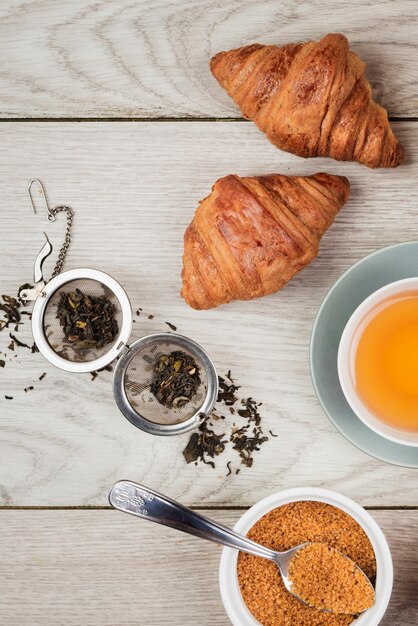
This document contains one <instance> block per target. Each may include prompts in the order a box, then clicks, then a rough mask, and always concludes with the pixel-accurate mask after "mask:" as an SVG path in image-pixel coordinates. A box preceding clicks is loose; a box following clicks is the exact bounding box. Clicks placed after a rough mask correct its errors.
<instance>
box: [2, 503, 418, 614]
mask: <svg viewBox="0 0 418 626" xmlns="http://www.w3.org/2000/svg"><path fill="white" fill-rule="evenodd" d="M210 515H211V516H212V517H213V518H214V519H216V520H218V521H220V522H222V523H224V524H229V525H233V524H234V523H235V522H236V520H237V519H238V517H239V515H240V513H239V512H238V511H212V512H210ZM373 515H374V517H375V518H376V520H377V522H378V523H379V524H380V525H381V527H382V528H383V530H384V532H385V533H386V535H387V537H388V540H389V543H390V546H391V549H392V555H393V559H394V567H395V585H394V591H393V595H392V599H391V603H390V605H389V609H388V611H387V613H386V616H385V618H384V620H383V622H382V626H415V624H416V616H417V611H418V596H417V594H416V584H417V580H418V567H417V560H416V558H415V555H414V551H413V547H414V546H415V541H416V534H415V528H416V525H417V523H418V512H417V511H373ZM0 523H1V528H2V532H1V533H0V551H1V554H2V558H1V560H0V577H1V580H2V593H1V594H0V612H1V616H2V624H4V626H11V625H12V624H13V625H14V624H19V626H55V625H56V624H67V625H68V626H71V625H74V626H79V624H83V626H96V625H97V624H101V625H102V626H113V625H114V624H118V626H134V625H135V626H145V625H147V626H166V625H167V626H168V625H170V626H179V625H180V624H184V626H188V625H190V626H192V625H194V624H199V626H227V624H229V620H228V618H227V616H226V614H225V612H224V609H223V606H222V603H221V600H220V594H219V590H218V563H219V557H220V548H219V547H217V546H214V545H213V544H208V543H206V542H203V541H201V540H198V539H193V538H191V537H188V536H186V535H183V534H181V533H177V534H176V533H175V531H173V530H171V529H167V528H162V527H156V526H155V525H154V526H151V524H146V523H144V522H139V521H138V520H136V519H134V518H129V517H128V516H123V515H120V514H118V513H117V512H115V511H76V510H75V511H74V510H73V511H2V512H1V513H0ZM295 626H296V625H295Z"/></svg>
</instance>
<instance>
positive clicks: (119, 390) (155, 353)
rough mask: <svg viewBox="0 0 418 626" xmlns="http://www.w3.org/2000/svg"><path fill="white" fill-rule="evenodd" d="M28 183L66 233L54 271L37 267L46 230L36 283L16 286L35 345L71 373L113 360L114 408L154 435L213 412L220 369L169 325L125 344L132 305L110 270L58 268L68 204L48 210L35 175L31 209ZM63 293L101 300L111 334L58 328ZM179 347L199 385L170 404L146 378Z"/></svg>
mask: <svg viewBox="0 0 418 626" xmlns="http://www.w3.org/2000/svg"><path fill="white" fill-rule="evenodd" d="M34 182H36V183H37V184H39V186H40V190H41V192H42V194H43V199H44V202H45V205H46V209H47V215H48V220H49V221H54V220H55V216H56V214H57V213H58V212H60V211H66V212H67V234H66V237H65V242H64V245H63V247H62V248H61V251H60V254H59V258H58V262H57V264H56V266H55V269H54V272H53V274H52V278H51V279H50V280H49V281H45V280H44V277H43V271H42V266H43V263H44V261H45V259H46V258H47V257H48V256H49V255H50V254H51V253H52V245H51V243H50V242H49V239H48V237H47V235H46V234H45V238H46V242H45V244H44V246H43V248H42V249H41V251H40V252H39V254H38V256H37V257H36V260H35V266H34V283H35V284H34V287H33V288H26V289H22V291H21V293H20V297H21V298H22V300H33V301H34V307H33V312H32V332H33V337H34V340H35V343H36V345H37V347H38V349H39V351H40V352H41V354H42V355H43V356H44V357H45V358H46V359H47V360H48V361H49V362H50V363H52V364H53V365H55V366H57V367H59V368H61V369H63V370H65V371H68V372H75V373H83V372H93V371H95V370H98V369H101V368H103V367H106V366H107V365H109V364H110V363H111V362H112V361H114V360H115V359H118V360H117V364H116V366H115V370H114V376H113V393H114V397H115V400H116V404H117V406H118V407H119V409H120V411H121V412H122V413H123V415H124V416H125V417H126V418H127V419H128V420H129V421H130V422H131V423H132V424H133V425H134V426H136V427H137V428H140V429H141V430H144V431H146V432H148V433H151V434H155V435H174V434H179V433H185V432H188V431H189V430H192V429H193V428H195V427H196V426H198V425H199V423H200V421H201V419H202V416H205V415H208V414H209V413H210V412H211V411H212V409H213V407H214V405H215V402H216V399H217V394H218V376H217V372H216V369H215V366H214V364H213V362H212V360H211V359H210V357H209V356H208V354H207V353H206V352H205V350H204V349H203V348H202V347H201V346H199V345H198V344H197V343H196V342H194V341H192V340H191V339H189V338H187V337H183V336H181V335H177V334H172V333H168V332H167V333H158V334H154V335H148V336H146V337H143V338H142V339H139V340H137V341H134V342H133V343H132V344H128V340H129V337H130V334H131V330H132V308H131V304H130V302H129V298H128V296H127V295H126V293H125V291H124V289H123V287H122V286H121V285H120V284H119V283H118V282H117V281H116V280H115V279H114V278H112V277H111V276H109V275H108V274H105V273H104V272H101V271H98V270H95V269H89V268H79V269H73V270H69V271H66V272H62V273H60V272H61V268H62V265H63V263H64V259H65V254H66V252H67V250H68V247H69V244H70V229H71V225H72V219H73V215H74V214H73V210H72V209H71V208H70V207H67V206H64V205H60V206H58V207H55V208H54V209H50V208H49V206H48V202H47V198H46V194H45V190H44V188H43V186H42V183H41V182H40V181H39V180H38V179H34V180H33V181H31V182H30V183H29V187H28V192H29V196H30V198H31V201H32V206H33V209H34V211H35V206H34V203H33V200H32V195H31V189H32V184H33V183H34ZM35 212H36V211H35ZM62 298H64V299H67V298H68V299H69V300H70V301H71V303H72V304H74V303H76V302H78V301H79V300H81V299H83V304H84V303H85V304H86V306H87V305H89V303H90V305H91V302H94V301H97V300H100V299H105V301H106V308H105V312H104V313H103V314H106V315H111V317H112V334H111V335H110V337H109V336H106V338H105V340H103V341H101V340H100V341H87V340H86V341H79V342H74V341H73V340H72V337H71V336H70V337H69V336H68V334H66V333H65V331H64V326H63V324H64V325H65V319H64V321H63V320H62V319H61V318H59V313H58V311H59V303H60V300H61V299H62ZM71 299H72V300H71ZM73 301H74V302H73ZM74 306H76V305H75V304H74ZM109 311H110V313H109ZM64 318H65V311H64ZM77 324H81V325H83V324H85V322H83V321H81V322H77ZM178 350H180V351H182V352H183V353H185V354H186V355H189V356H191V357H192V358H193V359H194V361H195V363H196V365H197V367H198V370H199V375H200V384H199V386H198V389H197V391H196V392H195V393H194V394H193V396H192V397H191V398H190V399H189V400H188V401H187V402H185V403H182V404H181V405H178V406H170V407H168V406H165V405H163V404H161V403H160V402H159V400H157V398H156V397H155V396H154V394H153V393H152V391H151V382H152V379H153V375H154V365H155V363H156V362H157V361H158V359H159V358H160V357H161V355H166V354H170V353H172V352H174V351H178Z"/></svg>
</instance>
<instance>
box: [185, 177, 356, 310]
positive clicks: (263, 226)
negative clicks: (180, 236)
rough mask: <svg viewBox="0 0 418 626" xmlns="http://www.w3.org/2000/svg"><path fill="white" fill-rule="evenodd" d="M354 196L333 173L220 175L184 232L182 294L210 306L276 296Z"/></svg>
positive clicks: (199, 305)
mask: <svg viewBox="0 0 418 626" xmlns="http://www.w3.org/2000/svg"><path fill="white" fill-rule="evenodd" d="M349 194H350V183H349V182H348V180H347V178H345V177H343V176H331V175H330V174H315V175H314V176H282V175H280V174H271V175H270V176H257V177H251V178H241V177H240V176H236V175H230V176H225V177H224V178H220V179H219V180H218V181H217V182H216V183H215V184H214V186H213V187H212V193H211V194H210V195H209V196H207V198H205V199H204V200H202V201H201V203H200V205H199V207H198V208H197V210H196V213H195V216H194V218H193V220H192V222H191V224H190V225H189V227H188V228H187V230H186V232H185V235H184V255H183V271H182V279H183V288H182V291H181V295H182V296H183V298H184V299H185V300H186V302H187V303H188V304H189V305H190V306H191V307H193V308H194V309H210V308H212V307H216V306H218V305H220V304H224V303H226V302H230V301H231V300H250V299H252V298H258V297H260V296H265V295H267V294H270V293H274V292H275V291H277V290H278V289H280V288H281V287H283V286H284V285H285V284H286V283H287V282H288V281H289V280H290V279H291V278H292V277H293V276H294V275H295V274H296V273H297V272H299V271H300V270H301V269H302V268H304V267H305V266H306V265H308V263H310V262H311V261H312V260H313V259H314V258H315V256H316V255H317V253H318V246H319V241H320V239H321V237H322V235H323V234H324V233H325V231H326V230H327V228H329V227H330V226H331V224H332V222H333V220H334V217H335V216H336V214H337V212H338V211H339V209H340V208H341V207H342V206H343V204H344V203H345V202H346V201H347V199H348V196H349Z"/></svg>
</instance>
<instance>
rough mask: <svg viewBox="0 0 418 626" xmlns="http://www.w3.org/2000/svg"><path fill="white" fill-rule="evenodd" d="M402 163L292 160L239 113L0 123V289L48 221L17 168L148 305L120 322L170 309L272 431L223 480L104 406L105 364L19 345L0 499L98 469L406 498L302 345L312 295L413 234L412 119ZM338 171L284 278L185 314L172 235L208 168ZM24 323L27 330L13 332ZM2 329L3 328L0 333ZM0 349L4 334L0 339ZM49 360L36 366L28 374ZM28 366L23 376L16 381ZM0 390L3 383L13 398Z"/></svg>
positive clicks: (397, 500) (402, 478)
mask: <svg viewBox="0 0 418 626" xmlns="http://www.w3.org/2000/svg"><path fill="white" fill-rule="evenodd" d="M396 131H397V132H398V133H399V135H400V137H401V140H402V141H403V142H404V143H405V146H406V151H407V155H408V158H407V163H406V165H405V166H403V167H400V168H398V169H397V170H396V171H383V170H382V171H371V170H369V169H367V168H365V167H362V166H360V165H357V164H344V163H337V162H332V161H329V160H323V161H319V160H309V161H303V160H302V159H298V158H297V157H293V156H289V155H286V154H284V153H281V152H280V151H278V150H276V149H275V148H274V147H273V146H271V145H270V144H269V143H268V142H267V141H266V140H265V138H264V137H263V136H262V135H261V134H260V133H258V131H257V130H256V129H255V128H254V127H253V125H251V124H234V123H219V124H216V123H208V122H196V123H181V122H179V123H164V124H163V123H159V122H150V123H148V122H147V123H106V124H101V123H82V124H77V123H56V124H55V123H49V124H45V123H44V124H42V123H39V124H33V123H28V122H26V123H15V124H9V123H5V124H3V125H0V142H1V145H2V149H3V154H4V155H7V160H4V163H3V169H2V172H1V175H0V183H1V184H0V212H1V242H2V243H1V247H0V267H1V268H2V289H1V291H2V293H4V292H6V293H10V292H12V291H13V289H15V288H16V286H17V285H20V284H21V283H23V282H25V281H26V280H28V279H30V278H31V273H32V262H33V258H34V255H35V254H36V253H37V251H38V250H39V248H40V246H41V244H42V237H43V235H42V230H44V229H45V228H46V229H47V231H48V233H49V234H50V236H51V237H52V238H53V240H54V242H56V243H58V242H59V240H60V238H61V236H62V232H63V228H64V220H61V222H60V224H58V223H56V224H54V225H48V224H47V223H46V222H45V219H44V218H43V217H42V216H40V215H39V216H36V217H35V216H32V215H31V212H30V208H29V205H28V201H27V197H26V191H25V189H26V184H27V181H28V180H29V178H31V177H33V176H39V177H40V178H41V179H42V180H44V181H45V183H46V185H47V188H48V191H49V194H50V198H51V202H52V203H58V202H69V203H71V204H72V205H73V206H74V208H75V210H76V216H75V225H74V235H73V242H72V246H71V250H70V253H69V256H68V262H67V264H66V267H67V268H72V267H77V266H79V267H80V266H83V265H84V266H93V267H97V268H99V269H102V270H104V271H106V272H108V273H110V274H112V275H114V276H115V278H117V279H119V280H120V281H121V282H122V284H123V285H124V287H125V288H126V290H127V292H128V294H129V296H130V298H131V302H132V305H133V307H134V309H136V307H138V306H141V307H142V308H143V309H144V314H149V313H151V314H154V315H155V318H154V319H153V320H148V319H146V317H144V315H142V316H141V317H140V318H139V319H138V321H137V323H136V324H135V325H134V337H139V336H141V335H143V334H145V333H148V332H152V331H157V330H161V329H165V330H167V327H166V326H165V324H164V322H165V321H170V322H173V323H174V324H176V325H177V326H178V329H179V331H180V332H182V333H184V334H187V335H189V336H191V337H192V338H194V339H195V340H197V341H199V342H201V343H202V345H203V346H205V347H206V348H207V349H208V351H209V353H210V354H211V355H212V357H213V359H214V361H215V363H216V364H217V366H218V369H219V372H220V373H225V372H226V371H228V369H229V368H231V369H232V372H233V374H234V375H235V376H236V378H237V380H238V382H239V383H240V384H241V385H242V390H243V393H244V394H248V395H252V396H253V397H255V398H256V399H258V400H260V401H262V402H263V413H264V416H265V425H266V429H270V428H271V429H272V430H273V431H274V432H276V433H277V434H278V435H279V437H278V438H276V439H272V440H271V441H270V442H268V443H267V444H266V445H265V446H264V448H263V450H262V452H261V453H260V454H259V455H258V457H257V458H256V459H255V463H254V466H253V468H251V469H250V470H245V469H244V470H243V471H242V472H241V473H240V474H239V475H238V476H235V475H234V476H231V477H229V478H228V479H227V480H225V473H226V469H225V463H226V461H227V459H228V458H235V457H232V456H230V455H229V453H228V454H226V455H225V459H224V460H223V459H222V458H221V459H220V461H219V463H218V467H217V468H216V470H212V469H211V468H210V467H207V466H204V467H199V468H196V467H194V466H185V464H184V460H183V457H182V455H181V450H182V448H183V447H184V445H185V443H186V440H187V436H186V437H180V438H170V439H167V438H164V439H160V438H154V437H152V436H150V435H146V434H144V433H142V432H140V431H138V430H136V429H135V428H134V427H133V426H131V424H129V423H128V422H127V421H126V420H125V419H124V418H123V416H122V415H121V414H120V413H119V412H118V410H117V408H116V406H115V404H114V401H113V398H112V382H111V381H112V378H111V374H109V373H108V372H105V373H103V374H102V375H100V376H99V378H98V379H97V380H96V381H94V382H90V376H89V375H81V376H77V375H74V374H66V373H64V372H62V371H58V370H54V369H53V367H51V366H49V365H48V364H47V363H46V362H45V361H44V359H43V358H42V357H41V356H40V355H31V354H29V353H28V351H26V350H24V349H21V350H19V352H18V355H19V357H18V360H19V361H20V363H13V364H11V363H7V364H6V367H5V369H4V370H1V371H0V387H1V388H0V414H1V428H0V449H1V455H0V485H1V490H0V502H1V503H2V504H12V505H80V504H105V503H106V494H107V491H108V489H109V487H110V485H111V484H112V483H113V482H114V481H116V480H117V479H120V478H131V479H134V480H138V481H142V482H144V483H145V484H147V483H148V484H149V485H150V486H153V487H154V488H157V489H160V490H161V491H163V492H166V493H169V494H170V495H171V496H173V497H177V498H181V499H182V500H183V501H184V502H186V503H194V504H199V503H205V504H208V503H217V504H229V505H230V504H234V505H249V504H252V503H253V502H255V501H256V500H258V499H259V498H260V497H262V496H264V495H267V494H269V493H271V492H272V491H274V490H277V489H280V488H284V487H291V486H292V487H293V486H299V485H307V484H309V485H321V486H328V487H331V488H334V489H336V490H340V491H342V492H345V493H347V495H351V496H352V497H354V498H356V499H358V500H360V501H361V502H362V503H363V504H367V505H379V504H381V505H383V504H384V505H408V504H416V503H417V501H418V483H417V480H416V471H414V470H408V469H403V468H399V467H392V466H390V465H387V464H385V463H382V462H379V461H376V460H374V459H371V458H369V457H368V456H366V455H365V454H364V453H362V452H360V451H359V450H357V449H355V448H354V447H353V446H351V445H350V444H349V443H348V442H347V441H346V440H345V439H344V438H343V437H342V436H341V435H340V434H339V433H338V432H337V431H336V430H335V429H334V428H333V426H331V424H330V423H329V422H328V420H327V418H326V417H325V416H324V414H323V412H322V410H321V408H320V406H319V403H318V401H317V400H316V398H315V394H314V391H313V388H312V384H311V380H310V374H309V367H308V345H309V337H310V332H311V327H312V323H313V320H314V317H315V314H316V311H317V309H318V307H319V305H320V302H321V300H322V298H323V297H324V295H325V293H326V292H327V290H328V288H329V287H330V286H331V285H332V283H333V282H334V281H335V279H336V278H337V277H338V276H339V275H340V274H341V273H342V271H343V270H345V269H346V268H347V267H348V266H349V265H350V264H351V263H353V262H354V261H355V260H356V259H358V258H359V257H361V256H363V255H365V254H367V253H369V252H371V251H372V250H374V249H376V248H379V247H381V246H384V245H387V244H390V243H393V242H396V241H402V240H407V239H413V238H414V237H416V229H417V225H418V222H417V213H416V199H415V189H416V179H417V165H416V164H417V162H418V147H417V146H418V125H417V124H415V123H397V124H396ZM318 170H325V171H329V172H334V173H340V174H347V175H348V176H349V178H350V180H351V183H352V197H351V199H350V201H349V203H348V204H347V205H346V207H345V208H344V209H343V210H342V212H341V214H340V216H339V217H338V218H337V220H336V224H335V225H334V227H333V228H332V230H331V231H330V232H329V233H327V234H326V236H325V237H324V239H323V242H322V248H321V253H320V255H319V257H318V259H317V260H316V261H315V262H314V263H313V264H312V265H311V266H310V267H309V268H307V269H306V270H305V271H304V272H302V274H300V275H299V276H297V277H296V278H295V279H294V280H293V282H291V283H290V284H289V285H288V286H287V287H286V288H285V289H284V290H283V291H282V292H281V293H279V294H277V295H274V296H271V297H269V298H264V299H261V300H257V301H253V302H247V303H245V302H244V303H234V304H231V305H228V306H225V307H221V308H219V309H215V310H212V311H209V312H196V311H193V310H191V309H190V308H188V307H187V305H186V304H185V303H184V302H183V301H182V299H181V298H180V296H179V289H180V278H179V275H180V270H181V256H182V237H183V232H184V229H185V227H186V225H187V223H188V222H189V220H190V219H191V217H192V215H193V212H194V209H195V207H196V205H197V203H198V201H199V199H201V198H203V197H204V196H205V195H206V194H207V193H208V191H209V189H210V186H211V184H212V183H213V182H214V181H215V180H216V179H217V178H218V177H220V176H222V175H224V174H227V173H230V172H238V173H240V174H243V175H248V174H257V173H258V174H260V173H268V172H272V171H278V172H282V173H299V174H302V173H312V172H315V171H318ZM23 338H25V335H23ZM6 340H7V336H5V334H4V333H1V334H0V342H1V346H2V347H4V346H5V345H6ZM1 349H2V348H0V350H1ZM44 371H46V372H47V377H46V378H45V379H44V380H43V381H42V382H39V381H37V377H38V376H39V375H40V374H41V373H42V372H44ZM33 380H36V382H35V383H34V384H35V389H34V390H33V391H32V392H28V393H24V391H23V389H24V388H25V387H27V386H28V385H30V384H32V381H33ZM4 394H9V395H13V396H14V399H13V400H12V401H7V400H5V399H4Z"/></svg>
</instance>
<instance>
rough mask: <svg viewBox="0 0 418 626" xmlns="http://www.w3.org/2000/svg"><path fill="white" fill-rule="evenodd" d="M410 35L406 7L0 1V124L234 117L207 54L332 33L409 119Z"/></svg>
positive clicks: (413, 50)
mask: <svg viewBox="0 0 418 626" xmlns="http://www.w3.org/2000/svg"><path fill="white" fill-rule="evenodd" d="M261 6H262V10H261V9H260V7H261ZM417 30H418V5H417V3H416V2H415V0H402V1H399V2H391V1H390V0H384V1H382V0H371V1H369V2H364V1H363V0H352V1H351V2H335V1H334V0H319V1H317V2H314V3H313V2H299V1H298V0H281V2H277V1H276V0H264V1H263V2H262V3H260V1H259V0H187V1H186V2H184V1H183V0H157V1H155V0H117V1H109V0H71V2H53V1H52V0H49V1H48V0H3V1H2V3H1V7H0V41H1V42H2V43H1V47H2V54H1V57H0V117H3V118H9V117H10V118H15V117H21V118H28V117H42V118H45V117H46V118H47V117H59V118H62V117H80V118H85V117H98V118H102V117H104V118H109V117H173V116H174V117H185V116H196V117H205V116H210V117H236V116H240V113H239V110H238V109H237V108H236V107H235V105H234V104H233V103H232V102H231V100H229V98H228V97H227V95H226V94H225V93H224V92H223V91H222V89H221V88H220V87H219V86H218V85H217V83H216V81H215V80H214V79H213V78H212V76H211V74H210V71H209V67H208V61H209V59H210V58H211V56H213V55H214V54H215V53H216V52H219V51H220V50H225V49H230V48H235V47H238V46H242V45H245V44H248V43H253V42H254V41H259V42H261V43H269V44H270V43H272V44H278V45H282V44H285V43H288V42H292V41H301V40H302V41H303V40H307V39H317V38H320V37H321V36H322V35H324V34H326V33H327V32H334V31H342V32H344V33H345V34H346V35H347V36H348V37H349V39H350V41H351V44H352V48H353V50H354V51H355V52H357V53H358V54H359V55H361V57H362V58H363V59H364V60H365V61H366V63H367V76H368V78H369V80H370V81H371V83H372V86H373V90H374V94H375V96H376V97H377V98H378V100H379V101H380V102H381V104H383V105H384V106H385V107H387V108H388V110H389V113H390V115H392V116H398V117H400V116H408V117H412V116H416V115H417V113H418V91H417V84H418V83H417V80H416V67H417V61H418V52H417V46H416V33H417Z"/></svg>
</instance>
